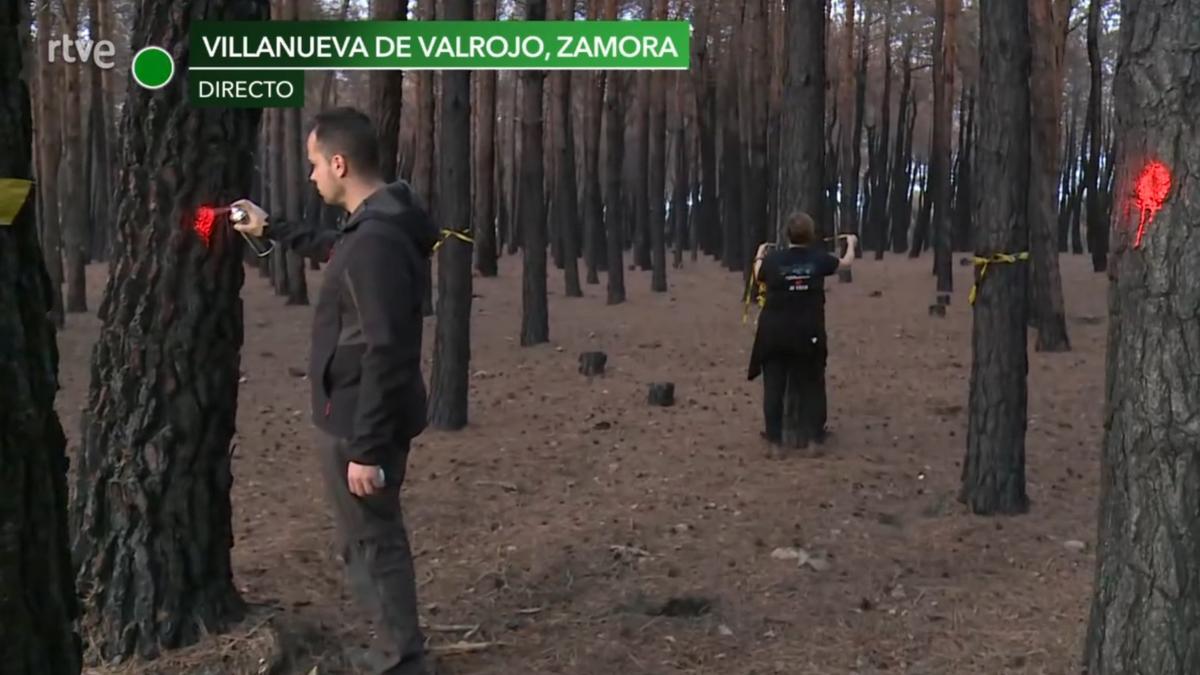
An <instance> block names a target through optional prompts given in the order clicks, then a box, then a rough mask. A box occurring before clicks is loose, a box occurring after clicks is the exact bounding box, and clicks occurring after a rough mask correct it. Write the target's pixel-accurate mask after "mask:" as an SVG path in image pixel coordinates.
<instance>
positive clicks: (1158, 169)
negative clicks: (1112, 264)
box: [1133, 160, 1171, 248]
mask: <svg viewBox="0 0 1200 675" xmlns="http://www.w3.org/2000/svg"><path fill="white" fill-rule="evenodd" d="M1170 191H1171V170H1170V169H1168V168H1167V166H1166V165H1165V164H1163V163H1162V162H1159V161H1157V160H1155V161H1152V162H1150V163H1149V164H1147V165H1146V167H1145V168H1144V169H1142V173H1141V174H1140V175H1139V176H1138V178H1137V182H1136V183H1134V185H1133V205H1134V206H1136V207H1137V209H1138V212H1139V216H1138V229H1137V238H1136V239H1134V241H1133V247H1134V248H1141V246H1142V235H1144V234H1145V233H1146V226H1147V225H1149V224H1150V221H1152V220H1154V216H1155V214H1157V213H1158V211H1159V209H1161V208H1162V207H1163V202H1165V201H1167V193H1168V192H1170Z"/></svg>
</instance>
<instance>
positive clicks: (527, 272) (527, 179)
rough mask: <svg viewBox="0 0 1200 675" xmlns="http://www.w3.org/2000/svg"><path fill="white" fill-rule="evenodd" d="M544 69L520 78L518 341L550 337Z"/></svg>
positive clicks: (532, 8) (531, 9) (538, 1)
mask: <svg viewBox="0 0 1200 675" xmlns="http://www.w3.org/2000/svg"><path fill="white" fill-rule="evenodd" d="M525 11H526V20H527V21H543V20H545V18H546V0H529V3H528V4H527V5H526V10H525ZM544 79H545V73H543V72H542V71H539V70H526V71H522V72H521V73H520V80H521V161H520V163H519V166H520V171H521V203H520V222H521V231H522V233H523V234H524V241H523V242H522V249H523V258H524V267H523V270H522V275H521V285H522V292H521V345H522V346H530V345H536V344H540V343H542V342H549V341H550V308H549V306H548V303H547V299H546V202H545V194H544V188H543V185H544V182H543V181H544V174H543V165H542V161H543V157H544V155H543V152H542V90H543V82H544Z"/></svg>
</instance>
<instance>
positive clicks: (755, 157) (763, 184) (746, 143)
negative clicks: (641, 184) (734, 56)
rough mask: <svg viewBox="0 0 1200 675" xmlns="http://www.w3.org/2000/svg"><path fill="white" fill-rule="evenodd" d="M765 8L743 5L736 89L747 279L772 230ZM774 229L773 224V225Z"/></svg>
mask: <svg viewBox="0 0 1200 675" xmlns="http://www.w3.org/2000/svg"><path fill="white" fill-rule="evenodd" d="M764 10H765V8H764V6H763V3H762V2H761V0H749V2H747V3H746V5H745V21H744V25H743V32H744V33H745V40H746V41H745V45H746V50H745V51H744V52H743V54H744V57H743V58H741V59H739V60H740V61H741V62H742V66H741V67H742V72H741V74H740V76H739V77H738V86H737V88H736V89H735V91H736V92H737V100H738V105H737V109H738V114H739V117H740V131H741V134H740V136H741V141H742V143H741V146H740V149H741V153H742V154H741V157H742V160H743V161H742V166H741V169H742V171H741V177H742V182H741V190H740V192H741V197H742V199H741V207H742V208H741V211H740V214H741V216H740V218H739V220H740V221H741V231H742V248H741V257H742V260H741V264H742V266H741V267H740V268H739V269H742V270H744V272H745V278H744V279H743V281H747V280H749V275H750V269H751V259H752V258H753V256H754V251H755V250H756V249H757V248H758V244H759V243H761V242H763V241H764V240H774V239H775V235H776V233H775V232H771V233H769V234H768V233H767V232H766V225H767V201H768V193H767V188H768V186H769V179H768V177H767V137H766V133H767V94H768V80H767V79H766V76H767V74H768V72H769V65H768V62H767V45H768V44H769V36H768V32H767V24H766V16H765V11H764ZM772 229H774V228H772Z"/></svg>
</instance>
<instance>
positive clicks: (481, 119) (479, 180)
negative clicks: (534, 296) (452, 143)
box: [472, 0, 499, 277]
mask: <svg viewBox="0 0 1200 675" xmlns="http://www.w3.org/2000/svg"><path fill="white" fill-rule="evenodd" d="M479 18H480V20H481V21H495V20H496V0H479ZM475 82H476V85H477V89H476V92H477V95H478V98H477V99H476V101H475V102H474V103H475V105H474V106H473V107H474V109H475V111H476V119H475V122H476V126H475V158H474V162H473V164H472V167H473V168H474V171H475V192H474V194H473V195H472V196H473V198H474V211H475V214H474V218H473V219H472V220H474V222H475V269H476V270H478V271H479V276H482V277H494V276H496V274H498V272H499V270H498V268H497V259H498V255H497V251H496V210H495V205H496V192H495V190H494V187H495V185H496V71H494V70H479V71H476V72H475Z"/></svg>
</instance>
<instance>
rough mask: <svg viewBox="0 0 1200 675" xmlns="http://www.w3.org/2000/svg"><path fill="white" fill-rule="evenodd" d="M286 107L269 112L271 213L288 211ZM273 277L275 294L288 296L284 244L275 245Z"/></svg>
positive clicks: (272, 259) (286, 257) (287, 269)
mask: <svg viewBox="0 0 1200 675" xmlns="http://www.w3.org/2000/svg"><path fill="white" fill-rule="evenodd" d="M284 112H285V109H284V108H277V109H274V110H271V111H269V112H268V113H267V117H268V119H269V122H268V125H269V127H270V130H271V146H270V147H271V149H270V152H269V157H270V158H271V162H272V164H271V211H270V212H271V213H287V210H288V190H287V181H288V176H289V175H290V174H291V171H289V170H288V165H287V151H286V149H285V148H286V145H287V142H286V138H287V134H286V126H287V125H286V123H285V122H284ZM270 257H271V278H272V280H273V281H274V284H275V294H276V295H281V296H287V294H288V272H289V271H291V266H290V265H288V255H287V249H286V248H284V247H282V246H277V247H275V250H274V251H272V253H271V256H270Z"/></svg>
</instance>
